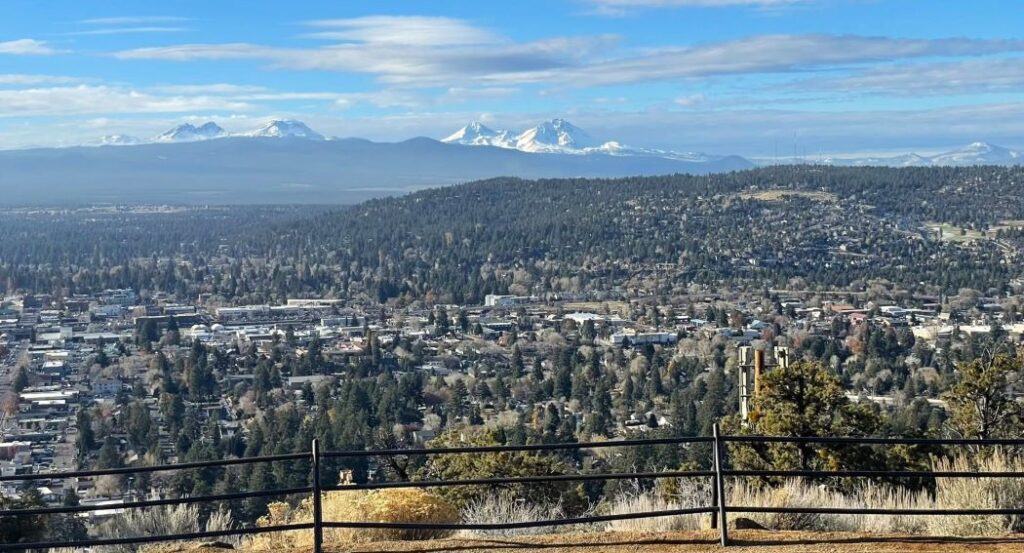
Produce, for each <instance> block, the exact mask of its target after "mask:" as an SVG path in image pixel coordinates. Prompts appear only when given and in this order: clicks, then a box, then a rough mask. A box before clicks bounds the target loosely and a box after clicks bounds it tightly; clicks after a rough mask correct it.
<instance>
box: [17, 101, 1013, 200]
mask: <svg viewBox="0 0 1024 553" xmlns="http://www.w3.org/2000/svg"><path fill="white" fill-rule="evenodd" d="M97 146H99V147H97ZM1022 161H1024V158H1022V156H1021V154H1020V153H1019V152H1015V151H1012V150H1008V149H1006V148H1001V147H998V146H991V145H988V144H982V143H977V144H972V145H970V146H968V147H966V148H964V149H961V150H956V151H953V152H948V153H944V154H940V155H936V156H931V157H926V156H917V155H913V154H911V155H907V156H900V157H890V158H874V159H833V160H828V161H827V162H828V163H832V164H835V165H893V166H919V165H920V166H931V165H974V164H998V165H1007V164H1017V163H1021V162H1022ZM772 162H776V161H775V160H772ZM792 162H802V161H801V160H792ZM753 167H756V164H755V162H752V161H750V160H748V159H745V158H743V157H740V156H720V155H710V154H702V153H680V152H673V151H668V150H654V149H644V148H632V147H628V146H625V145H623V144H622V143H620V142H617V141H603V142H602V141H599V140H595V139H594V138H592V137H591V135H589V134H588V133H587V132H585V131H583V130H582V129H580V128H579V127H576V126H575V125H573V124H572V123H569V122H568V121H566V120H564V119H554V120H551V121H547V122H544V123H541V124H539V125H537V126H535V127H533V128H530V129H527V130H525V131H522V132H519V133H513V132H510V131H504V130H493V129H489V128H487V127H486V126H484V125H482V124H480V123H470V124H468V125H466V126H465V127H463V128H462V129H459V130H458V131H457V132H455V133H453V134H451V135H450V136H448V137H446V138H444V139H443V140H440V141H439V140H434V139H431V138H413V139H410V140H405V141H402V142H371V141H369V140H363V139H360V138H344V139H342V138H333V137H325V136H324V135H322V134H320V133H318V132H316V131H314V130H312V129H310V128H309V127H308V126H307V125H305V124H304V123H302V122H300V121H290V120H272V121H269V122H267V123H266V124H265V125H263V126H262V127H260V128H258V129H255V130H252V131H248V132H237V133H230V132H227V131H226V130H225V129H223V128H222V127H220V126H219V125H217V124H216V123H213V122H208V123H205V124H202V125H194V124H190V123H186V124H183V125H179V126H177V127H174V128H173V129H169V130H168V131H167V132H164V133H161V134H159V135H157V136H155V137H153V138H151V139H149V140H139V139H137V138H133V137H130V136H123V135H115V136H109V137H105V138H104V139H103V140H102V141H100V142H99V143H98V144H94V145H93V146H92V147H81V146H80V147H70V148H37V149H25V150H7V151H0V204H8V205H11V204H18V205H25V204H36V205H38V204H45V205H52V204H59V203H65V204H67V203H105V202H109V203H203V204H207V203H212V204H238V203H352V202H357V201H362V200H365V199H368V198H373V197H380V196H385V195H393V194H401V193H405V192H408V191H412V190H417V189H421V188H427V187H433V186H442V185H447V184H455V183H459V182H466V181H471V180H479V179H486V178H491V177H499V176H514V177H522V178H529V179H538V178H565V177H600V178H612V177H625V176H643V175H663V174H671V173H689V174H709V173H719V172H728V171H737V170H743V169H750V168H753Z"/></svg>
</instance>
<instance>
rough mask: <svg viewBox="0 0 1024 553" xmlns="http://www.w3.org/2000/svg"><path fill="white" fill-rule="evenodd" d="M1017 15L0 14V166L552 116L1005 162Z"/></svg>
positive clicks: (620, 129)
mask: <svg viewBox="0 0 1024 553" xmlns="http://www.w3.org/2000/svg"><path fill="white" fill-rule="evenodd" d="M1022 23H1024V9H1022V6H1021V4H1020V3H1019V2H1017V1H1015V0H1005V1H992V0H987V1H986V0H973V1H971V2H956V1H950V2H936V1H934V0H932V1H925V0H547V1H543V2H541V1H531V0H520V1H517V2H502V3H497V2H448V1H430V2H422V1H408V2H395V1H391V2H381V1H377V2H335V1H331V2H327V1H324V2H311V1H307V2H279V1H256V0H249V1H244V2H243V1H232V0H219V1H213V2H211V1H208V0H207V1H202V2H200V1H168V2H160V3H156V2H145V3H144V2H138V1H132V2H127V1H110V0H107V1H103V2H86V1H82V0H75V1H67V0H50V1H48V2H38V1H35V0H31V1H30V0H4V2H3V3H2V5H0V147H4V148H9V147H26V146H32V145H69V144H80V143H88V142H91V141H95V140H97V139H99V138H100V137H101V136H104V135H111V134H129V135H134V136H140V137H148V136H151V135H154V134H157V133H159V132H161V131H163V130H165V129H166V128H168V127H170V126H173V125H175V124H178V123H182V122H186V121H191V122H201V121H206V120H214V121H216V122H218V123H220V124H221V125H222V126H224V127H225V128H227V129H228V130H231V131H242V130H247V129H250V128H255V127H257V126H258V125H259V124H260V123H261V122H262V121H264V120H266V119H267V118H271V117H288V118H295V119H301V120H303V121H305V122H307V123H308V124H309V125H310V126H312V127H313V128H315V129H316V130H319V131H320V132H322V133H324V134H329V135H335V136H360V137H364V138H370V139H373V140H388V141H390V140H401V139H405V138H409V137H412V136H419V135H423V136H431V137H435V138H440V137H443V136H445V135H447V134H449V133H450V132H452V131H454V130H455V129H457V128H458V127H460V126H462V125H463V124H465V123H466V122H468V121H470V120H480V121H483V122H484V123H485V124H487V125H488V126H491V127H493V128H509V129H513V130H521V129H523V128H527V127H529V126H532V125H533V124H535V123H537V122H539V121H541V120H544V119H549V118H552V117H565V118H567V119H570V120H571V121H573V122H574V123H575V124H577V125H579V126H581V127H583V128H585V129H587V130H588V131H589V132H590V133H591V134H592V135H594V136H595V137H597V138H600V139H606V140H613V139H614V140H619V141H621V142H624V143H626V144H629V145H634V146H643V147H662V148H671V149H677V150H698V151H708V152H716V153H737V154H742V155H748V156H771V155H774V154H776V153H779V154H792V152H793V151H794V150H795V151H797V152H798V153H800V154H801V155H807V156H813V155H817V154H819V153H829V154H831V153H842V152H883V151H898V150H917V151H919V152H923V153H927V152H929V151H936V150H941V149H943V148H950V147H954V146H958V145H961V144H964V143H967V142H972V141H975V140H984V141H989V142H993V143H997V144H1002V145H1006V146H1011V147H1022V146H1024V132H1022V131H1024V110H1022V108H1024V95H1022V94H1021V93H1022V91H1024V36H1022V35H1024V30H1022V29H1024V25H1022Z"/></svg>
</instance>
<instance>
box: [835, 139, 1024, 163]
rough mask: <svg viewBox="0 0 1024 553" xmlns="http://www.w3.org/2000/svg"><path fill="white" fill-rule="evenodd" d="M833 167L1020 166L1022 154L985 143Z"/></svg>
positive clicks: (867, 159) (860, 160)
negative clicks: (924, 154)
mask: <svg viewBox="0 0 1024 553" xmlns="http://www.w3.org/2000/svg"><path fill="white" fill-rule="evenodd" d="M829 161H830V162H831V163H832V164H834V165H855V166H858V165H887V166H891V167H937V166H967V165H1020V164H1022V163H1024V152H1018V151H1016V150H1010V149H1009V148H1004V147H1002V146H996V145H995V144H988V143H986V142H974V143H971V144H968V145H967V146H964V147H963V148H959V149H956V150H952V151H949V152H943V153H941V154H937V155H933V156H922V155H918V154H915V153H909V154H903V155H899V156H892V157H876V158H853V159H833V160H829Z"/></svg>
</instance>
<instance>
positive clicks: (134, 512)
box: [95, 504, 232, 553]
mask: <svg viewBox="0 0 1024 553" xmlns="http://www.w3.org/2000/svg"><path fill="white" fill-rule="evenodd" d="M231 527H232V518H231V511H218V512H214V513H212V514H211V515H210V517H209V518H208V519H207V521H206V524H205V525H203V524H201V523H200V513H199V506H198V505H196V504H191V505H186V504H180V505H163V506H159V507H150V508H148V509H128V510H126V511H125V512H123V513H121V514H119V515H117V516H116V517H114V518H112V519H110V520H108V521H106V522H104V523H103V524H101V525H100V527H99V528H98V532H97V533H98V534H99V535H100V536H102V537H104V538H137V537H144V536H159V535H169V534H188V533H193V532H204V531H205V532H217V531H220V530H230V529H231ZM218 539H219V540H220V541H225V540H227V541H230V540H231V536H228V537H225V538H218ZM143 548H144V547H143V546H140V545H107V546H102V547H97V548H95V549H96V550H97V551H101V552H102V553H131V552H134V551H136V550H138V549H143Z"/></svg>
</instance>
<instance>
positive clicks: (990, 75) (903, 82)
mask: <svg viewBox="0 0 1024 553" xmlns="http://www.w3.org/2000/svg"><path fill="white" fill-rule="evenodd" d="M790 87H791V88H794V89H796V88H799V89H802V90H807V89H816V90H830V91H841V92H844V93H848V94H882V95H887V96H943V95H951V94H977V93H1003V92H1019V91H1024V58H1020V57H1014V58H999V59H968V60H960V61H952V62H937V63H899V64H889V65H881V66H877V67H871V68H868V69H865V70H861V71H856V72H854V73H852V74H850V75H846V76H843V77H835V78H824V79H822V78H818V79H807V80H800V81H798V82H795V83H792V84H791V85H790Z"/></svg>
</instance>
